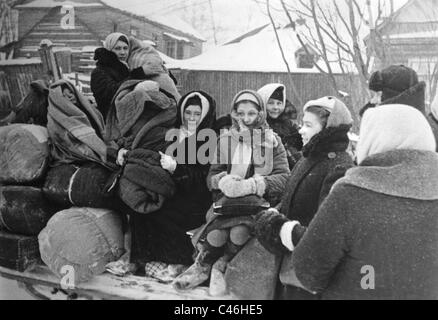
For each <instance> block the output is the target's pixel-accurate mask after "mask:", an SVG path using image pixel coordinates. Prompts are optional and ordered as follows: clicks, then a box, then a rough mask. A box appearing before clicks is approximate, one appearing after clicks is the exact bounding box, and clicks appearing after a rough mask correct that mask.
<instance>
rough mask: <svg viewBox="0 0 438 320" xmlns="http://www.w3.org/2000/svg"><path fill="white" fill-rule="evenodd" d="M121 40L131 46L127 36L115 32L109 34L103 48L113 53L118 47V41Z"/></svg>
mask: <svg viewBox="0 0 438 320" xmlns="http://www.w3.org/2000/svg"><path fill="white" fill-rule="evenodd" d="M119 40H120V41H123V42H125V43H126V44H127V45H128V46H129V39H128V37H127V36H126V35H125V34H123V33H121V32H114V33H111V34H109V35H108V36H107V37H106V38H105V41H104V42H103V47H104V48H105V49H107V50H108V51H112V50H113V49H114V47H115V46H116V44H117V41H119Z"/></svg>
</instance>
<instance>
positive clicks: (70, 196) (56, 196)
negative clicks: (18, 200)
mask: <svg viewBox="0 0 438 320" xmlns="http://www.w3.org/2000/svg"><path fill="white" fill-rule="evenodd" d="M111 177H112V172H111V171H110V170H108V169H107V168H105V167H103V166H101V165H99V164H97V163H88V164H85V165H82V166H80V167H79V166H76V165H72V164H65V165H60V166H57V167H54V168H50V169H49V171H48V173H47V177H46V180H45V182H44V187H43V191H44V194H45V196H46V197H47V199H49V200H50V201H52V202H54V203H57V204H59V205H61V206H64V208H68V207H71V206H72V205H73V206H77V207H90V208H108V209H111V208H114V206H115V202H116V201H117V200H116V198H115V197H113V196H111V195H110V194H109V193H107V192H106V191H105V190H106V185H107V183H108V181H109V180H110V178H111Z"/></svg>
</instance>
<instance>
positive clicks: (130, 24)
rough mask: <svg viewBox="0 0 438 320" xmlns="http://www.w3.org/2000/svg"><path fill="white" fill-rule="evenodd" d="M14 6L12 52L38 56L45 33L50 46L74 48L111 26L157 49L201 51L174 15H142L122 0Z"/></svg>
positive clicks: (93, 42)
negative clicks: (15, 38)
mask: <svg viewBox="0 0 438 320" xmlns="http://www.w3.org/2000/svg"><path fill="white" fill-rule="evenodd" d="M143 6H144V7H146V6H147V3H146V2H145V4H143ZM14 9H15V10H17V11H18V42H17V43H16V45H15V47H16V48H15V49H16V53H15V57H26V56H38V51H37V50H38V47H39V43H40V42H41V40H42V39H46V38H47V39H50V40H51V41H52V42H53V43H54V45H55V46H58V47H68V48H71V49H72V50H78V51H80V50H82V49H83V48H84V47H86V48H90V47H96V46H101V45H102V40H104V39H105V37H106V36H107V35H108V34H109V33H111V32H116V31H117V32H122V33H125V34H127V35H133V36H135V37H137V38H139V39H141V40H149V41H152V42H153V43H154V44H155V45H156V47H157V49H158V50H159V51H161V52H163V53H165V54H167V55H168V56H170V57H172V58H175V59H185V58H190V57H193V56H196V55H198V54H200V53H201V52H202V43H203V42H205V40H204V39H203V38H202V36H201V35H200V34H199V33H198V32H197V31H196V30H194V29H193V28H192V27H191V26H189V25H188V24H187V23H185V22H184V21H182V20H181V19H179V18H178V17H170V16H169V17H168V16H163V15H158V14H157V15H155V14H152V15H147V16H146V15H144V14H142V13H136V11H137V10H134V9H135V8H127V9H124V8H123V2H120V4H119V3H116V2H114V1H111V2H110V1H100V0H73V1H66V0H27V1H24V2H23V3H21V4H20V5H17V6H15V7H14ZM142 12H143V11H142Z"/></svg>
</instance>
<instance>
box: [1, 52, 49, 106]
mask: <svg viewBox="0 0 438 320" xmlns="http://www.w3.org/2000/svg"><path fill="white" fill-rule="evenodd" d="M42 77H43V68H42V64H41V61H40V60H39V59H19V60H5V61H0V79H1V80H0V91H7V92H9V98H10V102H11V104H12V105H13V106H15V105H17V103H18V102H20V100H21V99H22V98H23V97H24V96H25V95H26V93H27V92H28V91H29V88H30V83H31V82H32V81H34V80H36V79H41V78H42Z"/></svg>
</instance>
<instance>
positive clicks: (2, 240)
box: [0, 230, 40, 272]
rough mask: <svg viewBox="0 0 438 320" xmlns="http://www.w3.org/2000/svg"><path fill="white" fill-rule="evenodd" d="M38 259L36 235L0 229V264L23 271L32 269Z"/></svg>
mask: <svg viewBox="0 0 438 320" xmlns="http://www.w3.org/2000/svg"><path fill="white" fill-rule="evenodd" d="M39 261H40V253H39V249H38V238H37V237H29V236H23V235H16V234H12V233H10V232H8V231H4V230H0V266H2V267H4V268H8V269H12V270H16V271H19V272H23V271H25V270H26V269H32V268H33V267H34V266H36V265H37V263H38V262H39Z"/></svg>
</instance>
